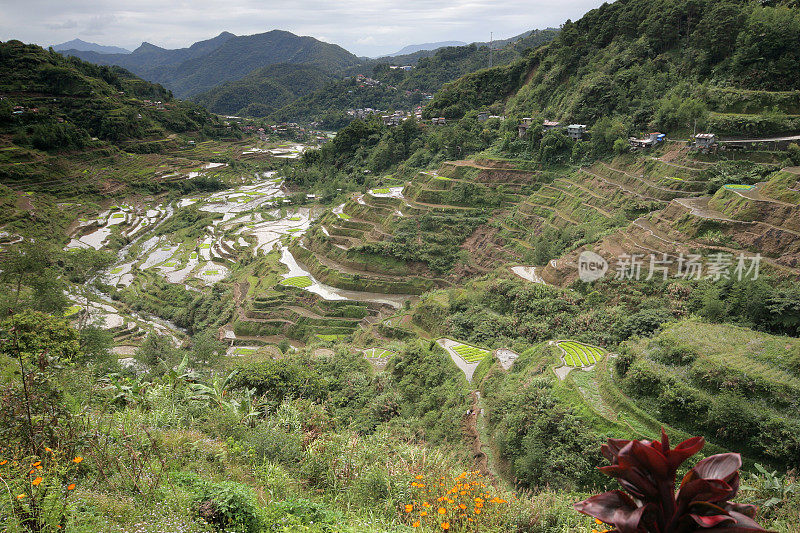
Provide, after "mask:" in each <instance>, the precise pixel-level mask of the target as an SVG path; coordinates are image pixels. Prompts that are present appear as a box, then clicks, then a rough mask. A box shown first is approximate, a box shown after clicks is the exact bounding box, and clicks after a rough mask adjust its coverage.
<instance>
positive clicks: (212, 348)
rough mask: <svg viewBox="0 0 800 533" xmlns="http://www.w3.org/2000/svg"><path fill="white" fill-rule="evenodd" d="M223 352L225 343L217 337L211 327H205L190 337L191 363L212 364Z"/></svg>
mask: <svg viewBox="0 0 800 533" xmlns="http://www.w3.org/2000/svg"><path fill="white" fill-rule="evenodd" d="M224 354H225V344H224V343H222V342H220V341H219V339H217V334H216V332H215V331H214V330H213V329H206V330H204V331H201V332H199V333H197V334H196V335H195V336H194V337H192V358H191V359H192V364H198V365H203V366H214V365H215V364H216V363H217V362H219V360H220V359H221V358H222V356H223V355H224Z"/></svg>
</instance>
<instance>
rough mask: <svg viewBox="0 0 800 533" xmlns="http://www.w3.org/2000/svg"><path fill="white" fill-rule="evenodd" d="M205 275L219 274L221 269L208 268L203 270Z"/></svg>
mask: <svg viewBox="0 0 800 533" xmlns="http://www.w3.org/2000/svg"><path fill="white" fill-rule="evenodd" d="M203 275H204V276H219V270H206V271H205V272H203Z"/></svg>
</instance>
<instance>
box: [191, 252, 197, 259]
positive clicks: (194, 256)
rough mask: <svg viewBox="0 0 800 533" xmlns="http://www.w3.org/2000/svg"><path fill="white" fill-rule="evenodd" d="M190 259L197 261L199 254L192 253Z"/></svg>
mask: <svg viewBox="0 0 800 533" xmlns="http://www.w3.org/2000/svg"><path fill="white" fill-rule="evenodd" d="M189 258H190V259H197V252H192V253H191V254H190V255H189Z"/></svg>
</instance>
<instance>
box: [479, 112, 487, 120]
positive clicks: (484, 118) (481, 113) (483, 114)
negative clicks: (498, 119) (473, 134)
mask: <svg viewBox="0 0 800 533" xmlns="http://www.w3.org/2000/svg"><path fill="white" fill-rule="evenodd" d="M487 120H489V113H487V112H486V111H482V112H480V113H478V122H486V121H487Z"/></svg>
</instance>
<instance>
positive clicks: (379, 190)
mask: <svg viewBox="0 0 800 533" xmlns="http://www.w3.org/2000/svg"><path fill="white" fill-rule="evenodd" d="M370 192H371V193H372V194H391V192H392V191H391V190H389V189H372V190H371V191H370Z"/></svg>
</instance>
